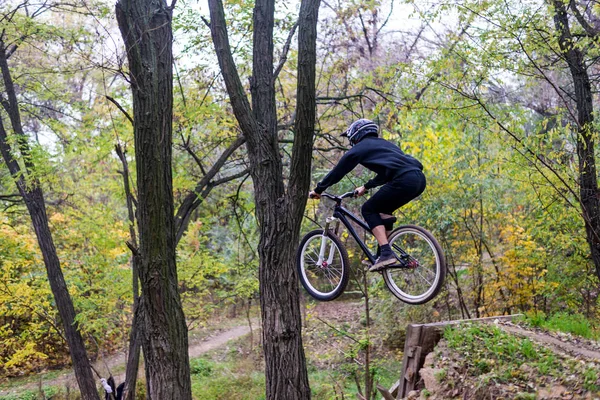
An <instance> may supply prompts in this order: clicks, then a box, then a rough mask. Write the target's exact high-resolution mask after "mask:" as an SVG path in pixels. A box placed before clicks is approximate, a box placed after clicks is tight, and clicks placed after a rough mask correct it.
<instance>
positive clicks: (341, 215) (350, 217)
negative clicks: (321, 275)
mask: <svg viewBox="0 0 600 400" xmlns="http://www.w3.org/2000/svg"><path fill="white" fill-rule="evenodd" d="M353 195H354V193H353V192H348V193H345V194H343V195H342V196H339V197H338V196H332V195H329V194H327V193H323V196H324V197H327V198H329V199H331V200H333V201H335V207H334V209H333V218H328V219H327V223H326V224H325V229H324V232H325V234H324V235H323V236H327V234H328V233H329V224H330V223H331V222H333V220H338V221H340V222H341V223H342V224H344V226H345V227H346V229H348V232H350V235H352V237H353V238H354V240H355V241H356V243H358V245H359V246H360V248H361V250H362V251H363V253H365V255H366V256H367V258H368V259H369V261H370V262H371V263H375V255H374V254H372V253H371V251H370V250H369V248H368V247H367V245H366V244H365V243H364V242H363V241H362V240H361V239H360V237H359V236H358V233H357V232H356V230H355V229H354V227H353V226H352V225H351V224H350V221H353V222H355V223H356V224H357V225H358V226H360V227H361V228H363V229H364V230H365V231H367V232H369V233H371V228H369V225H367V223H366V222H364V221H363V220H361V219H360V218H358V217H357V216H356V215H354V214H352V212H351V211H350V210H348V209H346V208H345V207H343V206H342V199H344V198H345V197H352V196H353ZM334 233H335V234H337V227H336V229H335V232H334ZM324 240H325V238H323V243H322V244H323V245H322V246H321V252H320V253H321V254H319V261H322V260H323V257H324V256H325V246H324V244H325V243H324ZM332 257H333V255H332V252H330V257H329V258H332ZM328 261H329V263H331V260H328Z"/></svg>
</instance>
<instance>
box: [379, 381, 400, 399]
mask: <svg viewBox="0 0 600 400" xmlns="http://www.w3.org/2000/svg"><path fill="white" fill-rule="evenodd" d="M377 390H379V393H381V395H382V396H383V398H384V400H396V399H395V397H394V396H392V394H391V393H390V392H389V391H388V390H387V389H386V388H384V387H383V386H381V385H380V384H379V383H378V384H377Z"/></svg>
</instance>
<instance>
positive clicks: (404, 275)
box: [383, 225, 446, 304]
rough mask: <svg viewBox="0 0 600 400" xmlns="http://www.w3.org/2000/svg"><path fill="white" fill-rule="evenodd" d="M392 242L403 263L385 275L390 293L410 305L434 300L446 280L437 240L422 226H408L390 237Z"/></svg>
mask: <svg viewBox="0 0 600 400" xmlns="http://www.w3.org/2000/svg"><path fill="white" fill-rule="evenodd" d="M389 242H390V246H391V247H392V249H393V250H394V252H395V253H396V256H397V257H398V258H399V259H400V263H399V265H397V266H391V267H390V268H387V269H385V270H384V271H383V279H384V280H385V284H386V286H387V287H388V289H389V290H390V292H392V294H393V295H394V296H396V297H397V298H398V299H400V300H402V301H403V302H405V303H408V304H423V303H426V302H428V301H430V300H431V299H433V298H434V297H435V296H436V295H437V294H438V293H439V291H440V290H441V288H442V286H443V284H444V279H445V278H446V261H445V258H444V252H443V251H442V247H441V246H440V245H439V243H438V242H437V240H436V239H435V238H434V237H433V235H432V234H431V233H429V232H428V231H427V230H426V229H424V228H421V227H420V226H416V225H405V226H400V227H398V228H397V229H395V230H394V231H393V232H392V233H391V234H390V237H389Z"/></svg>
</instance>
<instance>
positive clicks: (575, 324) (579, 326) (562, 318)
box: [525, 311, 600, 340]
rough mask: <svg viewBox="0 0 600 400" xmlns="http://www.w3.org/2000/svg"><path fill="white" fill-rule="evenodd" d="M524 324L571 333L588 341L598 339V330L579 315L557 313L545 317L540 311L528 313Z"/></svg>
mask: <svg viewBox="0 0 600 400" xmlns="http://www.w3.org/2000/svg"><path fill="white" fill-rule="evenodd" d="M525 322H526V323H527V324H530V325H532V326H535V327H539V328H544V329H548V330H551V331H558V332H566V333H572V334H574V335H578V336H582V337H584V338H588V339H596V340H597V339H598V338H600V332H599V331H598V328H597V327H595V326H594V325H593V323H592V322H591V321H590V320H588V319H587V318H586V317H585V316H583V315H581V314H568V313H565V312H558V313H555V314H552V315H550V316H547V315H546V314H545V313H543V312H541V311H538V312H529V313H527V314H526V317H525Z"/></svg>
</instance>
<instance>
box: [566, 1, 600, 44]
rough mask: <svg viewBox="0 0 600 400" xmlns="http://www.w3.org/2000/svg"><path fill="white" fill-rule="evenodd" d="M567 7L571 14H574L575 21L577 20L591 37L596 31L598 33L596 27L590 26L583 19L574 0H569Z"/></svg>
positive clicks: (595, 34) (594, 35)
mask: <svg viewBox="0 0 600 400" xmlns="http://www.w3.org/2000/svg"><path fill="white" fill-rule="evenodd" d="M569 7H570V8H571V11H573V15H575V19H576V20H577V22H579V24H580V25H581V27H582V28H583V29H584V30H585V32H586V33H587V34H588V35H589V36H591V37H596V36H598V33H600V32H599V31H598V29H596V28H594V27H593V26H591V25H590V24H589V23H588V22H587V21H586V20H585V18H584V17H583V15H581V12H579V9H578V8H577V4H575V0H571V1H569Z"/></svg>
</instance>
